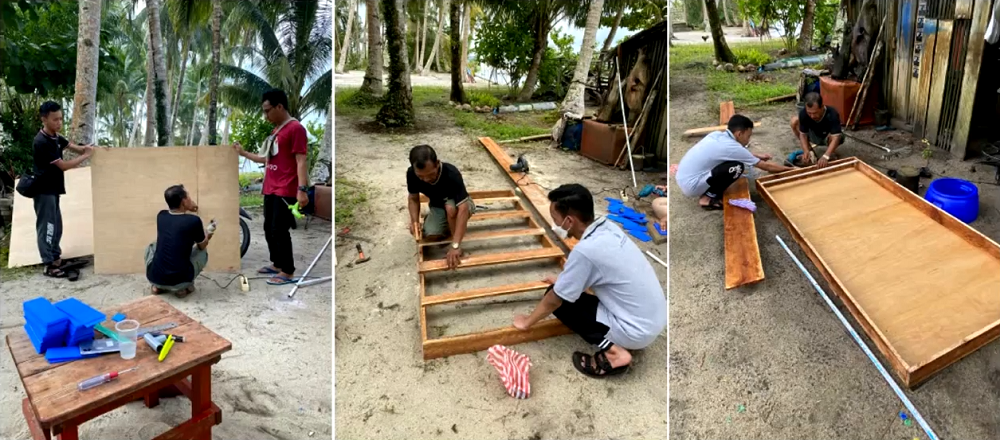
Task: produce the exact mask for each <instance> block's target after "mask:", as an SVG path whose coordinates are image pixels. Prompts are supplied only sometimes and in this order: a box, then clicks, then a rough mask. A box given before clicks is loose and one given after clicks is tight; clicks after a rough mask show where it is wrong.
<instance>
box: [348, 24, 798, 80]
mask: <svg viewBox="0 0 1000 440" xmlns="http://www.w3.org/2000/svg"><path fill="white" fill-rule="evenodd" d="M722 31H723V32H724V33H725V34H726V43H730V44H732V43H757V42H760V41H761V39H760V38H758V37H744V36H743V28H741V27H724V28H722ZM702 37H708V38H707V40H706V39H702ZM780 37H781V33H780V32H778V31H775V30H771V38H770V39H774V38H780ZM706 41H707V42H708V43H709V44H711V43H712V33H711V32H705V31H685V32H676V31H675V32H674V44H705V42H706ZM763 41H768V38H767V37H764V40H763ZM358 84H361V83H360V82H359V83H358Z"/></svg>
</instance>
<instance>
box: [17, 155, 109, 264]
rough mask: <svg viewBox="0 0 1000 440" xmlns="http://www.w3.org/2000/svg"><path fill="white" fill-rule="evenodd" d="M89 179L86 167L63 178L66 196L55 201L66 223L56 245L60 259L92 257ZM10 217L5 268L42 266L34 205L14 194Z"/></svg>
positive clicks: (66, 174) (92, 223) (73, 170)
mask: <svg viewBox="0 0 1000 440" xmlns="http://www.w3.org/2000/svg"><path fill="white" fill-rule="evenodd" d="M90 176H91V174H90V167H84V168H74V169H71V170H68V171H66V173H65V175H64V177H65V182H66V195H65V196H63V197H60V198H59V210H60V211H61V212H62V215H63V218H64V219H66V221H65V222H63V235H62V240H61V241H60V242H59V247H60V248H62V257H63V258H76V257H83V256H86V255H93V254H94V201H93V197H91V192H90V179H91V177H90ZM18 181H20V179H18ZM12 214H13V216H12V218H11V225H10V226H11V229H10V254H9V255H8V259H7V267H9V268H13V267H23V266H32V265H35V264H42V257H41V256H40V255H39V254H38V241H37V239H36V237H37V236H36V235H35V204H34V201H32V200H31V199H29V198H26V197H24V196H22V195H21V194H20V193H18V192H17V191H14V206H13V213H12ZM69 219H73V220H72V221H70V220H69Z"/></svg>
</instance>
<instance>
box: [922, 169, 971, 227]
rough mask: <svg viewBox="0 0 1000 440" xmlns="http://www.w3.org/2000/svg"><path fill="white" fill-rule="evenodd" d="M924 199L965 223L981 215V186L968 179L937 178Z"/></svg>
mask: <svg viewBox="0 0 1000 440" xmlns="http://www.w3.org/2000/svg"><path fill="white" fill-rule="evenodd" d="M924 199H926V200H927V201H928V202H930V203H931V204H933V205H934V206H937V207H938V208H941V209H942V210H943V211H944V212H947V213H948V214H951V215H953V216H955V218H957V219H959V220H961V221H963V222H965V223H972V222H973V221H975V220H976V218H977V217H979V188H977V187H976V184H974V183H972V182H969V181H968V180H962V179H956V178H953V177H942V178H940V179H935V180H934V181H932V182H931V184H930V186H928V187H927V192H926V193H925V194H924Z"/></svg>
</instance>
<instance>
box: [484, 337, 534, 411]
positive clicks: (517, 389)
mask: <svg viewBox="0 0 1000 440" xmlns="http://www.w3.org/2000/svg"><path fill="white" fill-rule="evenodd" d="M487 351H488V352H489V354H487V355H486V361H487V362H489V363H490V365H492V366H493V368H496V369H497V373H500V380H501V381H503V386H504V388H506V389H507V394H510V397H513V398H515V399H527V398H528V396H529V395H531V384H530V383H529V382H528V369H529V368H531V360H530V359H528V356H526V355H523V354H521V353H518V352H516V351H514V350H511V349H510V348H507V347H504V346H503V345H499V344H498V345H494V346H492V347H490V348H489V350H487Z"/></svg>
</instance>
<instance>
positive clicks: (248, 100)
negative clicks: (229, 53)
mask: <svg viewBox="0 0 1000 440" xmlns="http://www.w3.org/2000/svg"><path fill="white" fill-rule="evenodd" d="M321 3H323V2H321V1H319V0H298V1H294V2H260V3H258V2H254V1H249V0H242V1H240V2H238V3H236V4H235V5H234V8H233V10H232V12H231V13H230V15H229V16H228V17H227V18H226V22H227V24H229V22H233V23H234V24H233V26H246V27H247V28H249V29H251V30H252V31H253V33H254V34H255V35H254V37H255V38H254V39H255V40H256V41H257V43H256V44H259V45H260V48H259V49H257V50H253V48H246V47H242V48H235V50H237V51H238V52H239V53H252V54H253V55H252V57H251V62H252V65H251V69H252V68H253V67H257V68H259V69H260V73H261V75H258V74H257V73H255V72H253V71H251V70H248V69H244V68H243V67H242V66H234V65H231V64H221V65H220V66H219V70H220V73H221V75H222V76H223V77H225V78H226V79H229V80H231V82H232V83H231V84H220V85H219V94H220V97H221V98H222V100H223V101H225V102H226V103H227V104H229V105H231V106H235V107H238V108H240V109H241V110H243V111H245V112H254V111H260V99H261V96H262V95H263V94H264V92H266V91H267V90H269V89H272V88H278V89H282V90H284V91H285V93H286V94H287V95H288V111H289V113H291V115H292V116H293V117H295V118H298V119H301V118H302V117H303V116H306V115H308V114H310V113H312V112H313V111H316V110H321V111H326V110H327V109H328V108H329V105H330V96H331V94H332V92H333V69H331V68H330V67H331V64H330V53H331V51H332V50H333V46H332V43H333V41H332V39H331V38H330V34H331V28H330V26H332V14H331V12H332V11H330V10H327V6H325V5H324V6H321ZM230 30H232V29H230Z"/></svg>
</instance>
